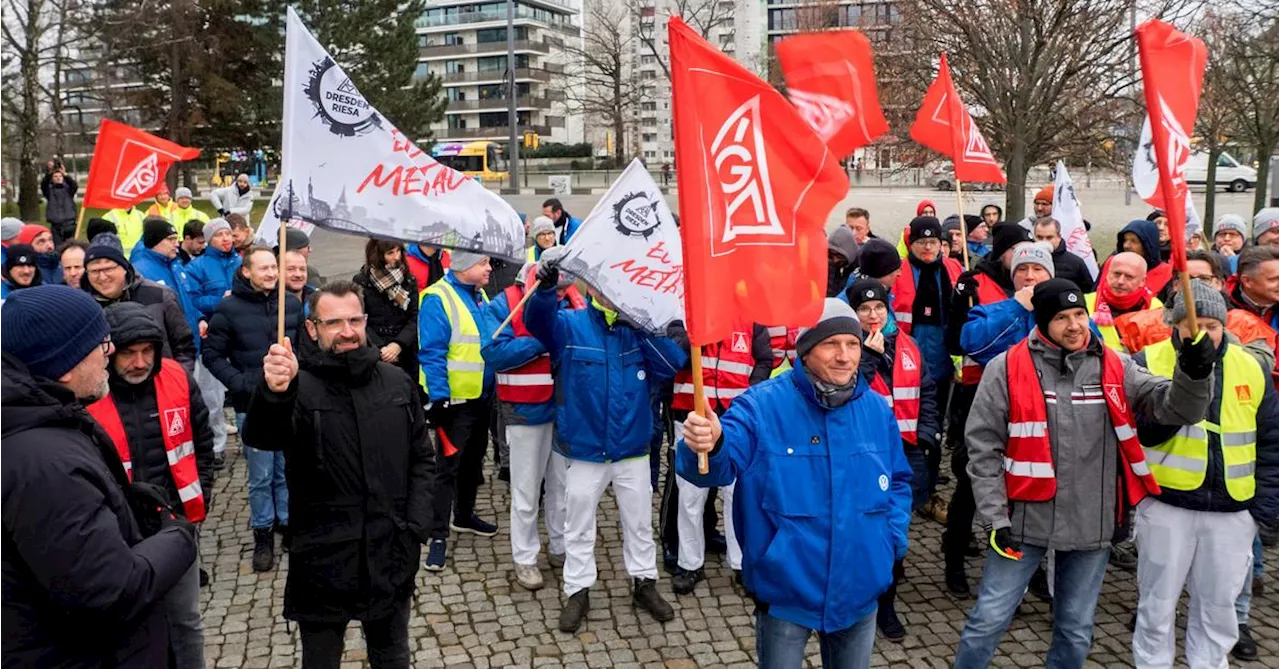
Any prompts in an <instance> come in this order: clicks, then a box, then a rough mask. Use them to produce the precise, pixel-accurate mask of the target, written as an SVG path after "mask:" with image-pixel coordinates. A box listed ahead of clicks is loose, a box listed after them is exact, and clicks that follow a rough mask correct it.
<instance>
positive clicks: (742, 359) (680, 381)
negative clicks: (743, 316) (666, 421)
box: [671, 322, 756, 411]
mask: <svg viewBox="0 0 1280 669" xmlns="http://www.w3.org/2000/svg"><path fill="white" fill-rule="evenodd" d="M751 338H752V326H751V324H750V323H741V322H739V323H737V324H736V325H735V326H734V328H733V331H732V332H730V333H729V336H728V337H726V338H725V339H724V341H722V342H719V343H716V344H710V345H708V346H703V347H702V387H703V392H705V393H706V395H707V399H708V400H710V401H711V406H712V407H717V408H721V409H728V408H729V404H730V403H732V402H733V400H734V398H736V397H737V396H739V395H741V394H742V393H744V392H746V390H747V387H748V386H750V385H751V370H752V369H754V368H755V364H756V359H755V357H754V356H753V355H752V354H751ZM671 408H672V409H675V410H677V411H693V409H694V406H693V371H692V364H690V365H686V366H685V368H684V369H682V370H680V372H679V373H677V374H676V380H675V394H674V395H673V396H672V398H671Z"/></svg>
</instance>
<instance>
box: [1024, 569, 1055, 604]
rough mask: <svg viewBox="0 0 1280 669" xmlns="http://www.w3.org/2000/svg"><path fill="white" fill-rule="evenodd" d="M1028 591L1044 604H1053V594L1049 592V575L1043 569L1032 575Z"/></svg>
mask: <svg viewBox="0 0 1280 669" xmlns="http://www.w3.org/2000/svg"><path fill="white" fill-rule="evenodd" d="M1027 591H1028V592H1030V593H1031V594H1033V595H1035V596H1036V597H1038V598H1039V599H1040V601H1042V602H1047V603H1049V604H1052V603H1053V594H1051V593H1050V592H1049V574H1048V572H1046V571H1045V570H1044V569H1043V568H1037V569H1036V572H1035V573H1034V574H1032V575H1031V583H1030V584H1028V585H1027Z"/></svg>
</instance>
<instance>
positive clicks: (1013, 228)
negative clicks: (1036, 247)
mask: <svg viewBox="0 0 1280 669" xmlns="http://www.w3.org/2000/svg"><path fill="white" fill-rule="evenodd" d="M1029 241H1031V233H1029V232H1027V229H1026V228H1024V227H1022V226H1021V225H1018V224H1017V223H998V224H996V227H994V228H992V229H991V255H992V257H994V258H996V259H997V260H999V258H1000V256H1002V255H1004V252H1005V251H1008V250H1009V249H1011V248H1013V247H1015V246H1017V245H1018V244H1021V243H1022V242H1029Z"/></svg>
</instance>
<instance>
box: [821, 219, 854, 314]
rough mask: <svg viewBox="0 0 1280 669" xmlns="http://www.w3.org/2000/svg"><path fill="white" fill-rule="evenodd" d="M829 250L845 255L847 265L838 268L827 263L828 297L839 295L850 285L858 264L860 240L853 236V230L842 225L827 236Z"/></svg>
mask: <svg viewBox="0 0 1280 669" xmlns="http://www.w3.org/2000/svg"><path fill="white" fill-rule="evenodd" d="M827 251H828V252H830V253H838V254H840V255H841V256H843V257H844V260H845V265H844V267H841V268H836V267H833V266H831V265H830V264H828V265H827V297H837V296H839V295H840V294H842V293H844V291H845V289H846V288H848V287H849V285H851V284H850V282H849V277H850V276H851V275H852V274H853V272H854V269H856V268H857V266H858V241H857V240H856V239H854V238H853V230H851V229H849V226H847V225H841V226H840V227H838V228H836V229H835V230H832V231H831V234H830V235H828V236H827Z"/></svg>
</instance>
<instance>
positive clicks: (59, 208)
mask: <svg viewBox="0 0 1280 669" xmlns="http://www.w3.org/2000/svg"><path fill="white" fill-rule="evenodd" d="M40 190H41V191H42V193H43V194H44V199H45V205H44V218H45V220H46V221H49V222H50V223H70V222H72V221H74V220H76V180H75V179H72V178H71V177H70V176H64V177H63V178H62V183H61V184H56V183H53V178H52V177H50V176H48V175H46V176H45V181H42V182H41V183H40Z"/></svg>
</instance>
